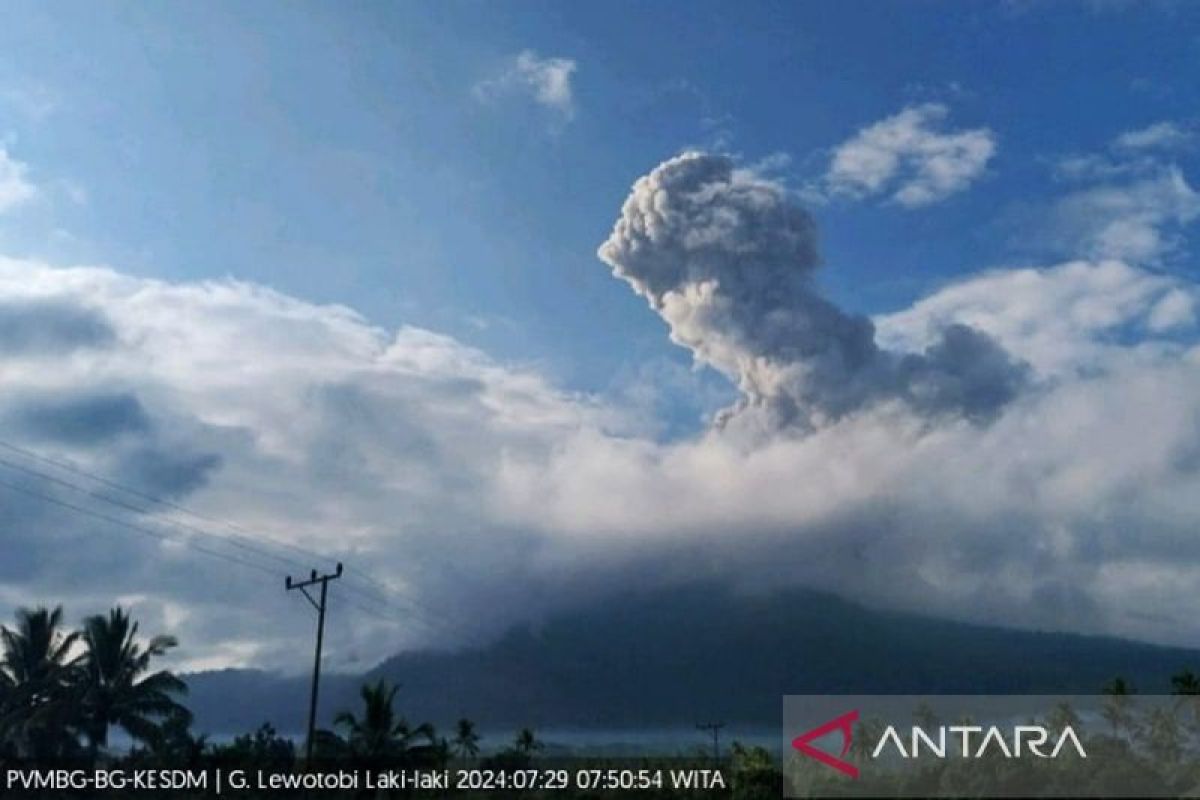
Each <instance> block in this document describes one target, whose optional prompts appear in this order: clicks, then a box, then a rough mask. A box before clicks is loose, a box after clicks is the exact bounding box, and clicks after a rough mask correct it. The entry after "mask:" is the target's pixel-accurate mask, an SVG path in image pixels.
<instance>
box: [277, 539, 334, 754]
mask: <svg viewBox="0 0 1200 800" xmlns="http://www.w3.org/2000/svg"><path fill="white" fill-rule="evenodd" d="M340 577H342V562H340V561H339V562H338V565H337V570H336V571H335V572H333V573H327V574H325V575H318V574H317V571H316V570H315V569H314V570H313V571H312V574H311V575H310V576H309V577H308V579H307V580H304V581H299V582H297V581H293V580H292V576H291V575H289V576H288V577H287V580H286V581H285V582H284V585H285V586H286V587H287V590H288V591H289V592H290V591H291V590H292V589H299V590H300V592H301V593H302V594H303V595H304V596H305V598H307V600H308V602H309V603H311V604H312V607H313V608H315V609H316V610H317V656H316V660H315V661H314V662H313V676H312V695H311V697H310V698H309V701H308V739H307V741H306V743H305V746H304V753H305V757H304V760H305V763H306V766H307V765H310V764H312V755H313V738H314V736H315V734H316V730H317V689H318V686H319V685H320V683H321V644H322V642H323V640H324V639H325V601H326V598H327V597H328V594H329V582H330V581H332V580H337V579H338V578H340ZM317 584H320V585H321V595H320V598H321V599H320V600H314V599H313V596H312V595H311V594H309V593H308V587H309V586H316V585H317Z"/></svg>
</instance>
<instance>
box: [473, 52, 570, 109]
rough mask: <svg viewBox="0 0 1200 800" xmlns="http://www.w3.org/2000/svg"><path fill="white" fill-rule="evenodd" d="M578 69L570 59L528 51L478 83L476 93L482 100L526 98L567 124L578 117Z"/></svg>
mask: <svg viewBox="0 0 1200 800" xmlns="http://www.w3.org/2000/svg"><path fill="white" fill-rule="evenodd" d="M576 66H577V65H576V63H575V61H574V60H573V59H570V58H551V57H547V58H542V57H541V56H539V55H538V54H537V53H535V52H534V51H532V50H525V51H522V52H521V53H518V54H517V55H516V56H514V57H513V58H512V60H511V61H510V62H509V64H508V65H507V66H506V67H505V68H504V70H503V71H502V72H501V73H500V74H499V75H497V76H496V77H494V78H489V79H487V80H484V81H482V82H480V83H478V84H476V86H475V89H474V93H475V96H476V97H477V98H479V99H480V100H492V99H495V98H498V97H503V96H506V95H525V96H528V97H530V98H531V99H532V100H533V101H534V102H535V103H537V104H538V105H540V106H543V107H544V108H547V109H549V110H550V111H552V112H554V113H555V114H556V115H557V116H558V117H559V118H560V119H561V120H563V121H567V120H570V119H571V118H572V117H574V116H575V97H574V93H573V91H572V88H571V78H572V76H573V75H574V73H575V70H576Z"/></svg>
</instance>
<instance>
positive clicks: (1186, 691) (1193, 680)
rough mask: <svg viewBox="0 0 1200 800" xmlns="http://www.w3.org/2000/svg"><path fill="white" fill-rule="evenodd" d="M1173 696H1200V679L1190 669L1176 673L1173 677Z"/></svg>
mask: <svg viewBox="0 0 1200 800" xmlns="http://www.w3.org/2000/svg"><path fill="white" fill-rule="evenodd" d="M1171 694H1182V695H1193V694H1200V678H1197V677H1196V673H1194V672H1192V671H1191V670H1190V669H1185V670H1183V671H1181V672H1177V673H1175V674H1174V675H1172V676H1171Z"/></svg>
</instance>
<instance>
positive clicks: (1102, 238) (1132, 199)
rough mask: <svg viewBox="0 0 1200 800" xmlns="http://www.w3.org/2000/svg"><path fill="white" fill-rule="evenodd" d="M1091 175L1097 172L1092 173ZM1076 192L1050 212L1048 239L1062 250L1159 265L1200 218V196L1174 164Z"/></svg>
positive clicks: (1153, 166)
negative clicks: (1184, 232)
mask: <svg viewBox="0 0 1200 800" xmlns="http://www.w3.org/2000/svg"><path fill="white" fill-rule="evenodd" d="M1092 174H1095V173H1094V172H1093V173H1092ZM1119 174H1120V173H1119V172H1110V173H1108V174H1106V175H1104V177H1103V178H1102V180H1103V182H1101V183H1099V184H1096V185H1093V186H1089V187H1087V188H1082V189H1078V190H1075V191H1073V192H1071V193H1069V194H1067V195H1066V196H1064V197H1062V198H1061V199H1059V200H1058V201H1056V202H1055V203H1054V205H1053V206H1052V207H1051V208H1050V210H1049V214H1048V215H1047V218H1046V220H1045V223H1044V227H1045V234H1044V235H1045V237H1046V238H1048V239H1049V243H1050V244H1051V245H1053V246H1054V247H1056V249H1058V250H1059V251H1060V252H1065V253H1078V254H1081V255H1086V256H1087V257H1089V258H1094V259H1103V258H1119V259H1125V260H1128V261H1132V262H1135V263H1139V264H1156V263H1158V262H1160V261H1162V260H1163V259H1164V258H1165V257H1167V256H1169V255H1171V254H1172V253H1174V252H1176V251H1178V250H1179V249H1180V247H1181V245H1182V242H1181V239H1180V237H1179V233H1180V231H1181V230H1182V228H1183V227H1185V226H1187V225H1189V224H1191V223H1192V222H1194V221H1195V220H1196V219H1197V217H1200V194H1197V193H1196V191H1195V190H1194V189H1193V188H1192V187H1191V185H1190V184H1189V183H1188V182H1187V179H1186V178H1185V177H1184V175H1183V172H1182V171H1181V170H1180V169H1179V168H1178V167H1175V166H1167V165H1159V164H1141V165H1138V166H1137V168H1136V169H1131V174H1132V175H1133V176H1134V177H1132V178H1130V179H1129V180H1125V181H1119V180H1107V177H1108V175H1113V176H1117V175H1119Z"/></svg>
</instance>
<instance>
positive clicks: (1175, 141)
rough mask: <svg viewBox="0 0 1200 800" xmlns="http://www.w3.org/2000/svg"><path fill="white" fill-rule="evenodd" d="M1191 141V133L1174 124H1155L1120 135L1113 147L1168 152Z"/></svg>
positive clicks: (1192, 137)
mask: <svg viewBox="0 0 1200 800" xmlns="http://www.w3.org/2000/svg"><path fill="white" fill-rule="evenodd" d="M1193 139H1194V136H1193V134H1192V132H1191V131H1189V130H1187V129H1185V128H1183V127H1181V126H1179V125H1177V124H1175V123H1174V122H1157V123H1155V124H1153V125H1149V126H1147V127H1145V128H1140V129H1138V130H1134V131H1127V132H1125V133H1123V134H1121V135H1120V136H1118V137H1117V138H1116V140H1115V141H1114V142H1113V146H1114V147H1117V148H1119V149H1122V150H1152V149H1153V150H1170V149H1174V148H1178V147H1183V146H1185V145H1187V144H1190V143H1191V142H1192V141H1193Z"/></svg>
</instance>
